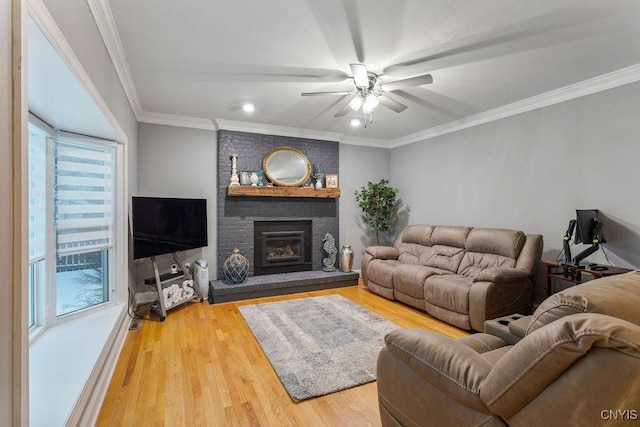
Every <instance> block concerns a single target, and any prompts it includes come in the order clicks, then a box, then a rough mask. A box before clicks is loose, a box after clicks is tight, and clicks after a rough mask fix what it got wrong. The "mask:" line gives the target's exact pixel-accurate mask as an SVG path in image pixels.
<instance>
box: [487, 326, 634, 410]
mask: <svg viewBox="0 0 640 427" xmlns="http://www.w3.org/2000/svg"><path fill="white" fill-rule="evenodd" d="M639 343H640V327H639V326H637V325H634V324H632V323H630V322H626V321H624V320H621V319H618V318H615V317H611V316H606V315H602V314H593V313H581V314H573V315H569V316H565V317H563V318H561V319H558V320H556V321H555V322H552V323H551V324H549V325H547V326H545V327H543V328H540V329H538V330H536V331H534V332H532V333H530V334H529V335H527V336H526V337H525V338H524V339H523V340H521V341H519V342H518V343H517V344H516V345H515V346H514V347H513V348H511V350H510V351H509V352H507V353H506V354H505V355H504V356H503V357H502V358H501V359H500V360H498V361H497V362H496V364H495V365H494V367H493V369H492V370H491V373H489V375H488V376H487V377H486V379H485V381H484V382H483V383H482V390H481V393H480V395H481V397H482V400H483V401H484V402H485V403H486V405H487V406H488V407H489V408H490V409H491V411H492V412H493V413H495V414H497V415H500V416H501V417H503V418H504V419H505V420H508V419H510V418H511V417H512V416H514V415H515V414H516V413H517V412H519V411H520V410H521V409H522V408H524V407H525V406H526V405H528V404H529V403H530V402H531V401H532V400H534V399H535V398H536V397H537V396H538V395H539V394H541V393H542V392H543V391H545V390H546V389H548V387H549V386H550V385H551V384H552V383H553V382H554V381H555V380H556V379H558V378H559V377H561V376H564V379H563V382H562V384H561V385H559V387H565V388H566V391H567V393H573V392H574V391H575V390H574V386H575V383H573V384H574V385H573V386H572V385H571V384H572V382H571V380H569V379H567V372H566V371H568V370H570V369H572V368H574V367H575V368H576V369H581V368H587V369H586V371H587V373H592V372H594V371H593V369H598V368H597V366H601V364H602V360H603V359H602V357H594V358H592V359H591V363H592V364H593V365H595V366H588V365H585V363H587V364H588V363H589V362H587V360H588V358H587V357H586V355H587V353H589V352H590V351H591V350H592V349H593V348H601V349H612V350H615V351H616V353H617V354H620V355H622V354H626V355H629V356H630V360H637V359H638V358H639V357H640V344H639ZM600 355H601V356H602V354H600ZM578 360H580V363H576V362H578ZM621 366H622V365H621ZM607 375H621V376H625V375H628V373H625V372H624V369H621V370H620V371H619V372H612V371H607ZM579 376H581V377H584V376H585V373H584V372H581V373H580V374H579ZM569 378H570V376H569ZM584 380H585V381H592V380H590V379H588V378H584ZM605 393H610V391H605Z"/></svg>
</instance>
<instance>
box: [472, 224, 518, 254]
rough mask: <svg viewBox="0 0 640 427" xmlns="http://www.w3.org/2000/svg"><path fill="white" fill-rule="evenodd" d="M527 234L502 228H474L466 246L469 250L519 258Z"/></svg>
mask: <svg viewBox="0 0 640 427" xmlns="http://www.w3.org/2000/svg"><path fill="white" fill-rule="evenodd" d="M525 240H526V236H525V234H524V233H523V232H522V231H517V230H506V229H502V228H474V229H473V230H471V231H470V232H469V235H468V236H467V240H466V242H465V246H464V248H465V249H466V250H467V252H479V253H484V254H495V255H501V256H503V257H507V258H511V259H517V258H518V256H520V251H521V250H522V247H523V246H524V242H525Z"/></svg>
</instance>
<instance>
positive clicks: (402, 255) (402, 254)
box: [397, 242, 433, 265]
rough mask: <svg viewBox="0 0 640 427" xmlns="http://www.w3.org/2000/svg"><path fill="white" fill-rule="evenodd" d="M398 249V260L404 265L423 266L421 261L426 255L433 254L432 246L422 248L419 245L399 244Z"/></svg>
mask: <svg viewBox="0 0 640 427" xmlns="http://www.w3.org/2000/svg"><path fill="white" fill-rule="evenodd" d="M397 249H398V259H399V260H400V261H402V262H403V263H404V264H415V265H418V264H422V263H421V262H420V259H421V258H423V257H424V256H425V254H430V253H432V252H433V249H432V248H431V246H422V245H419V244H417V243H404V242H403V243H399V244H398V245H397Z"/></svg>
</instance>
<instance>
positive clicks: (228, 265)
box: [222, 248, 249, 283]
mask: <svg viewBox="0 0 640 427" xmlns="http://www.w3.org/2000/svg"><path fill="white" fill-rule="evenodd" d="M222 272H223V273H224V278H225V279H226V280H227V282H229V283H242V282H244V279H246V278H247V273H248V272H249V260H248V259H247V258H245V257H244V256H242V255H241V254H240V250H239V249H238V248H235V249H234V250H233V253H232V254H231V256H229V258H227V259H226V260H225V261H224V264H222Z"/></svg>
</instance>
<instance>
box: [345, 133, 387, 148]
mask: <svg viewBox="0 0 640 427" xmlns="http://www.w3.org/2000/svg"><path fill="white" fill-rule="evenodd" d="M340 142H341V143H342V144H347V145H359V146H362V147H373V148H386V149H389V148H391V146H390V145H389V143H390V141H389V140H387V139H375V138H362V137H359V136H348V135H345V136H344V137H342V140H341V141H340Z"/></svg>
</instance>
